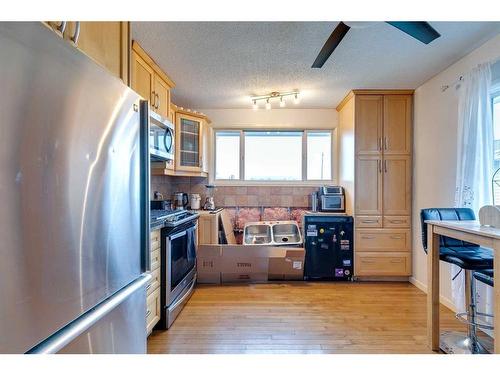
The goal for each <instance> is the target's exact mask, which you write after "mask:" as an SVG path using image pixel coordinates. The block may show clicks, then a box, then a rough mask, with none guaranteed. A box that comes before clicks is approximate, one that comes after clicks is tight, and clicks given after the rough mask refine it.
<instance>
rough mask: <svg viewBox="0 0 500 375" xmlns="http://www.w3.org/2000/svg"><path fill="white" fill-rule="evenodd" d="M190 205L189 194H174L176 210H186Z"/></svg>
mask: <svg viewBox="0 0 500 375" xmlns="http://www.w3.org/2000/svg"><path fill="white" fill-rule="evenodd" d="M188 203H189V199H188V195H187V193H182V192H178V193H174V199H173V205H174V209H176V210H185V209H186V207H187V205H188Z"/></svg>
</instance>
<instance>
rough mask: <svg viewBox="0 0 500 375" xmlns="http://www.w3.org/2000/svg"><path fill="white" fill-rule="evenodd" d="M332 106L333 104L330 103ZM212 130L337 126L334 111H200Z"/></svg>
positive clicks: (282, 109)
mask: <svg viewBox="0 0 500 375" xmlns="http://www.w3.org/2000/svg"><path fill="white" fill-rule="evenodd" d="M332 106H333V103H332ZM200 112H203V113H205V114H206V115H207V116H208V117H209V118H210V119H211V120H212V126H213V127H214V128H237V127H240V128H241V127H251V128H266V127H268V128H302V129H307V128H309V129H310V128H315V129H333V128H335V127H337V124H338V113H337V111H336V110H335V109H333V108H332V109H288V108H279V109H271V110H265V109H259V110H257V111H255V110H253V109H251V108H249V109H201V110H200Z"/></svg>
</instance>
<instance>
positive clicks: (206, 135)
mask: <svg viewBox="0 0 500 375" xmlns="http://www.w3.org/2000/svg"><path fill="white" fill-rule="evenodd" d="M201 128H202V132H201V137H202V138H201V150H200V154H201V170H202V171H203V172H206V173H208V142H209V139H210V128H209V126H208V124H207V122H206V121H203V123H202V125H201Z"/></svg>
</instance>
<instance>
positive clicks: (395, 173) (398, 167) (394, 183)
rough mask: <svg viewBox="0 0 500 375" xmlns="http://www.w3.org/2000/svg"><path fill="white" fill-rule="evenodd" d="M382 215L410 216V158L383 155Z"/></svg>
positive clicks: (406, 156)
mask: <svg viewBox="0 0 500 375" xmlns="http://www.w3.org/2000/svg"><path fill="white" fill-rule="evenodd" d="M382 170H383V176H384V177H383V180H384V183H383V192H384V193H383V202H384V203H383V213H384V216H386V215H410V214H411V157H410V156H408V155H384V160H383V165H382Z"/></svg>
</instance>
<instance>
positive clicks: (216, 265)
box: [196, 245, 221, 284]
mask: <svg viewBox="0 0 500 375" xmlns="http://www.w3.org/2000/svg"><path fill="white" fill-rule="evenodd" d="M196 258H197V259H196V273H197V281H198V283H200V284H220V283H221V279H220V272H221V247H220V245H201V246H198V249H197V253H196Z"/></svg>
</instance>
